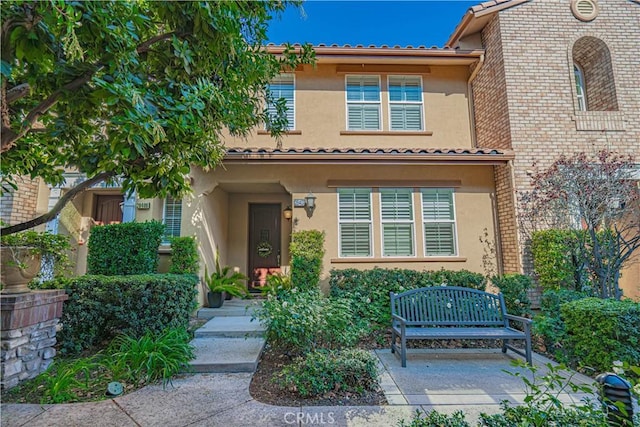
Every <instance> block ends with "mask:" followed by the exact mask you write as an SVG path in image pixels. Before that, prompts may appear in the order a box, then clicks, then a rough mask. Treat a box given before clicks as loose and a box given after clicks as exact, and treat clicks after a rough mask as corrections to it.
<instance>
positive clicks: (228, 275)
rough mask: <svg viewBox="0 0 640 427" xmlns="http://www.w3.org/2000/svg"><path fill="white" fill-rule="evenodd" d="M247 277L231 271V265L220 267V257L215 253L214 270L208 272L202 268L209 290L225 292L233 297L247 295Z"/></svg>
mask: <svg viewBox="0 0 640 427" xmlns="http://www.w3.org/2000/svg"><path fill="white" fill-rule="evenodd" d="M248 279H249V278H248V277H247V276H245V275H244V274H242V273H238V272H233V271H232V270H231V267H229V266H226V267H221V266H220V257H219V255H218V254H216V271H214V272H212V273H211V274H209V272H208V271H207V267H205V268H204V281H205V283H206V285H207V287H208V288H209V291H210V292H226V293H227V294H229V295H233V296H234V297H246V296H247V295H249V292H248V291H247V288H246V286H245V284H244V283H243V282H244V281H245V280H248Z"/></svg>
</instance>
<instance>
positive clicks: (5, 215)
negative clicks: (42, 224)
mask: <svg viewBox="0 0 640 427" xmlns="http://www.w3.org/2000/svg"><path fill="white" fill-rule="evenodd" d="M17 183H18V190H17V191H15V192H13V193H10V194H7V195H3V196H2V198H0V206H1V209H0V218H2V221H4V222H6V223H7V224H9V225H14V224H19V223H21V222H25V221H28V220H30V219H33V218H34V217H35V216H36V208H37V205H38V187H39V181H38V179H35V180H32V179H29V178H18V180H17Z"/></svg>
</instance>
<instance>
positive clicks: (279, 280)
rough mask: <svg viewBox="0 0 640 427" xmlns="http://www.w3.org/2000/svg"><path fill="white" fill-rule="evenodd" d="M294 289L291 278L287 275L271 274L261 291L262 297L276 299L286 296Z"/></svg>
mask: <svg viewBox="0 0 640 427" xmlns="http://www.w3.org/2000/svg"><path fill="white" fill-rule="evenodd" d="M292 289H293V282H292V281H291V276H290V275H287V274H269V275H268V276H267V284H266V285H265V286H263V287H262V288H261V289H260V292H261V293H262V295H264V296H266V295H272V296H274V297H278V296H281V295H282V296H284V295H286V294H288V293H289V292H290V291H291V290H292Z"/></svg>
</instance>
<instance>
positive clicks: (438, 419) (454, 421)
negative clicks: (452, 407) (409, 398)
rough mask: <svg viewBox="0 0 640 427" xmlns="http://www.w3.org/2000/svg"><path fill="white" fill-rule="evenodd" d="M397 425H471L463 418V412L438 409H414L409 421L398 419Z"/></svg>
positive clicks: (431, 426)
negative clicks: (443, 411)
mask: <svg viewBox="0 0 640 427" xmlns="http://www.w3.org/2000/svg"><path fill="white" fill-rule="evenodd" d="M399 427H471V424H469V423H468V422H467V420H466V419H465V415H464V412H462V411H456V412H454V413H453V414H451V415H447V414H441V413H439V412H438V411H429V412H423V411H420V410H416V413H415V415H414V416H413V419H412V420H411V422H410V423H407V422H405V420H400V424H399Z"/></svg>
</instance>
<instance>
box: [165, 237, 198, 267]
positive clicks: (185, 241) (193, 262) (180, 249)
mask: <svg viewBox="0 0 640 427" xmlns="http://www.w3.org/2000/svg"><path fill="white" fill-rule="evenodd" d="M199 260H200V259H199V258H198V247H197V246H196V240H195V239H194V238H193V237H190V236H186V237H172V238H171V267H169V273H172V274H198V270H199V268H198V264H199Z"/></svg>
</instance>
